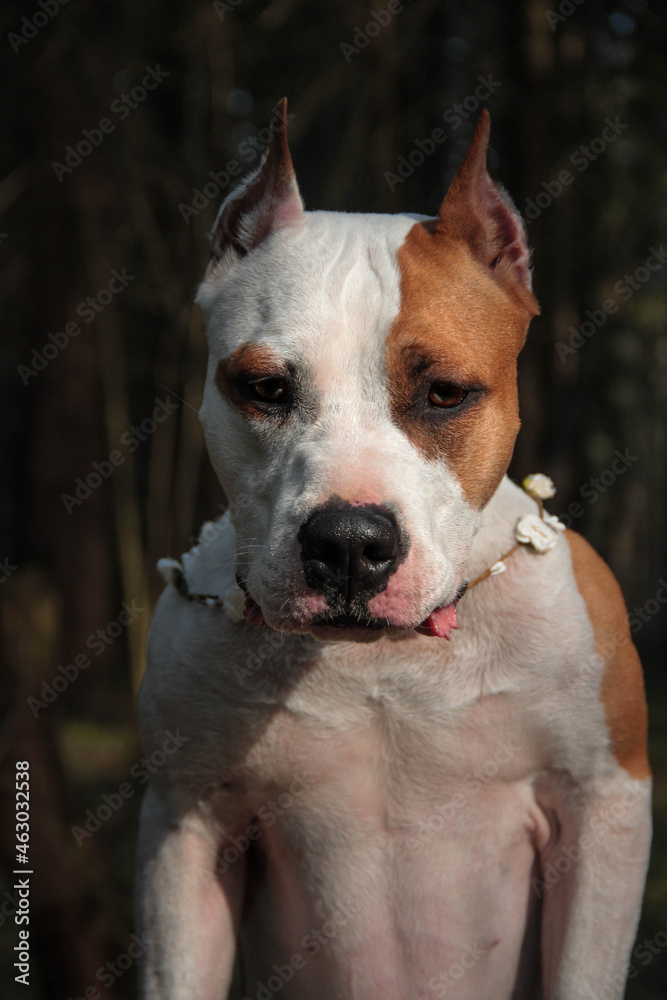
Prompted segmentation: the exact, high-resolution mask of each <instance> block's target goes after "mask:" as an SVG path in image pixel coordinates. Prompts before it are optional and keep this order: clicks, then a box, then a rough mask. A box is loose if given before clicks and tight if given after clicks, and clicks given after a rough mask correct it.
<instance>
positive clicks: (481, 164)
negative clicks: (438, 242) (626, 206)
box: [435, 109, 540, 316]
mask: <svg viewBox="0 0 667 1000" xmlns="http://www.w3.org/2000/svg"><path fill="white" fill-rule="evenodd" d="M490 131H491V118H490V116H489V112H488V111H487V110H486V109H484V111H482V114H481V115H480V119H479V121H478V122H477V128H476V129H475V134H474V136H473V140H472V142H471V143H470V149H469V150H468V152H467V153H466V157H465V159H464V161H463V163H462V164H461V166H460V167H459V169H458V172H457V174H456V177H455V178H454V180H453V181H452V185H451V187H450V189H449V191H448V192H447V196H446V198H445V200H444V202H443V204H442V208H441V209H440V217H439V220H438V222H437V223H436V227H435V229H436V232H442V233H447V234H448V235H450V236H455V237H459V238H461V239H464V240H465V241H466V242H467V243H468V244H469V246H470V248H471V250H472V251H473V253H474V254H475V256H476V257H477V259H478V260H479V261H480V263H481V264H483V265H484V266H485V267H487V268H488V269H489V272H490V273H491V274H492V276H493V278H494V279H495V280H496V281H497V282H498V283H499V284H501V285H502V286H503V287H504V288H506V290H507V291H508V292H509V293H510V294H512V295H513V296H514V297H515V298H517V299H519V301H520V302H521V303H522V305H523V306H524V307H525V308H526V309H527V310H528V312H529V313H530V315H531V316H536V315H537V314H538V313H539V311H540V307H539V305H538V304H537V301H536V299H535V296H534V295H533V288H532V280H531V275H530V251H529V249H528V242H527V239H526V230H525V228H524V225H523V221H522V219H521V216H520V215H519V213H518V212H517V210H516V208H515V207H514V205H513V204H512V200H511V198H510V196H509V195H508V194H507V192H506V191H505V190H504V189H503V188H502V187H501V186H500V185H499V184H496V183H494V181H493V180H492V179H491V177H490V176H489V172H488V170H487V166H486V154H487V149H488V146H489V134H490Z"/></svg>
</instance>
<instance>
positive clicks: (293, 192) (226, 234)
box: [211, 97, 303, 262]
mask: <svg viewBox="0 0 667 1000" xmlns="http://www.w3.org/2000/svg"><path fill="white" fill-rule="evenodd" d="M270 127H271V138H270V139H269V145H268V147H267V149H266V152H265V154H264V159H263V160H262V163H261V165H260V167H259V168H258V169H257V170H256V171H255V172H254V173H253V174H250V176H249V177H248V178H246V180H245V181H243V182H242V183H241V185H240V186H239V187H238V188H236V190H235V191H232V193H231V194H230V195H229V197H228V198H227V199H226V200H225V201H224V202H223V204H222V207H221V209H220V212H219V213H218V218H217V220H216V223H215V226H214V229H213V239H212V243H211V262H217V261H220V260H222V258H223V257H224V256H225V255H226V254H227V253H228V252H229V251H231V252H233V253H234V254H236V255H237V256H239V257H243V256H245V254H247V253H249V252H250V251H251V250H253V249H254V248H255V247H256V246H258V244H259V243H261V242H262V240H264V239H266V237H267V236H268V235H269V234H270V233H271V232H273V231H274V230H276V229H281V228H283V227H284V226H289V225H294V224H295V223H298V222H299V220H300V219H301V216H302V214H303V202H302V201H301V196H300V194H299V188H298V186H297V183H296V177H295V175H294V168H293V166H292V157H291V156H290V151H289V146H288V145H287V98H286V97H283V99H282V101H279V102H278V104H277V105H276V107H275V109H274V112H273V116H272V118H271V126H270Z"/></svg>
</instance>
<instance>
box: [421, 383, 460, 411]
mask: <svg viewBox="0 0 667 1000" xmlns="http://www.w3.org/2000/svg"><path fill="white" fill-rule="evenodd" d="M467 395H468V391H467V389H464V388H463V387H462V386H460V385H456V383H454V382H434V383H433V385H432V386H431V388H430V389H429V391H428V401H429V403H431V404H432V405H433V406H439V407H441V408H443V409H450V410H451V409H452V408H453V407H455V406H459V404H460V403H462V402H463V400H464V399H465V398H466V396H467Z"/></svg>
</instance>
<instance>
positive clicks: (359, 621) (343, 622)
mask: <svg viewBox="0 0 667 1000" xmlns="http://www.w3.org/2000/svg"><path fill="white" fill-rule="evenodd" d="M317 626H322V627H324V628H339V629H363V630H368V631H375V632H379V631H382V630H385V629H388V628H391V626H390V624H389V622H388V621H387V619H386V618H372V617H370V615H368V616H365V617H362V618H359V617H357V616H356V615H350V614H334V615H332V614H324V615H318V616H317V617H316V618H314V619H313V620H312V621H311V622H310V623H309V628H312V627H317Z"/></svg>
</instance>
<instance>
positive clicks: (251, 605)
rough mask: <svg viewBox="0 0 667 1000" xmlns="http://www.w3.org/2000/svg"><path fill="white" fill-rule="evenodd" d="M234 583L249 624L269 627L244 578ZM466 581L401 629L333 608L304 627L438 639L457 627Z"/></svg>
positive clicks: (383, 620)
mask: <svg viewBox="0 0 667 1000" xmlns="http://www.w3.org/2000/svg"><path fill="white" fill-rule="evenodd" d="M236 582H237V583H238V585H239V587H240V588H241V590H242V591H243V592H244V594H245V607H244V609H243V615H244V617H245V619H246V621H247V622H248V624H249V625H254V626H255V627H257V628H262V627H264V628H266V627H268V622H267V620H266V618H265V617H264V613H263V611H262V609H261V607H260V606H259V604H258V603H257V601H256V600H255V599H254V597H252V596H251V594H250V592H249V591H248V588H247V587H246V585H245V583H244V582H243V580H242V579H241V578H240V576H239V575H238V574H237V576H236ZM467 587H468V582H467V581H465V582H464V583H462V584H461V585H460V587H459V588H458V590H457V591H456V594H455V595H454V598H453V599H452V600H451V601H449V602H448V603H446V604H439V605H437V606H436V607H435V608H434V609H433V610H432V611H431V612H430V613H429V614H428V615H427V616H426V618H424V619H423V621H421V622H420V623H419V624H418V625H415V626H411V627H409V628H401V627H400V626H397V625H394V624H392V623H391V622H390V621H389V620H388V619H387V618H375V617H374V616H373V615H369V614H368V612H367V611H366V610H365V609H363V608H359V609H346V608H336V609H332V610H331V611H325V612H322V613H321V614H318V615H316V616H315V617H314V618H312V619H311V620H310V621H309V622H308V623H307V629H308V630H310V629H311V628H312V629H317V630H320V629H322V630H323V631H324V630H326V631H329V630H335V631H338V630H340V631H341V632H343V633H344V632H351V631H360V632H410V631H414V632H417V633H418V634H419V635H427V636H431V637H433V638H437V639H447V640H449V639H450V638H451V634H452V632H453V631H455V630H456V629H458V628H459V623H458V619H457V615H456V606H457V604H458V602H459V601H460V600H461V598H462V597H463V595H464V594H465V592H466V590H467Z"/></svg>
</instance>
